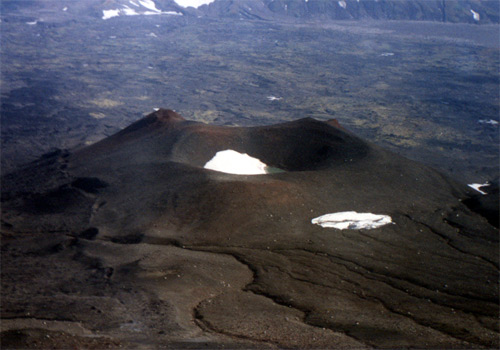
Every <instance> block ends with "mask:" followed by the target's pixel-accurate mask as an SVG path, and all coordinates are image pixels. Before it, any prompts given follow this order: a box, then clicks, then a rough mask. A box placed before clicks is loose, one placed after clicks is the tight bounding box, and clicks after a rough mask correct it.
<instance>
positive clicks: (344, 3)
mask: <svg viewBox="0 0 500 350" xmlns="http://www.w3.org/2000/svg"><path fill="white" fill-rule="evenodd" d="M338 4H339V6H340V7H342V8H343V9H345V8H347V4H346V2H345V1H343V0H342V1H339V2H338Z"/></svg>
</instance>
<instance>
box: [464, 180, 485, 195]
mask: <svg viewBox="0 0 500 350" xmlns="http://www.w3.org/2000/svg"><path fill="white" fill-rule="evenodd" d="M489 185H490V184H489V183H487V182H486V183H484V184H469V185H467V186H469V187H470V188H473V189H475V190H476V191H478V192H479V193H481V194H482V195H486V194H488V193H486V192H484V191H481V190H480V188H481V187H486V186H489Z"/></svg>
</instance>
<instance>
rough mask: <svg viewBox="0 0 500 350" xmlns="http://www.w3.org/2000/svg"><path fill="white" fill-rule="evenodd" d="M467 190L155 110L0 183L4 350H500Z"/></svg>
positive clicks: (328, 141) (486, 230)
mask: <svg viewBox="0 0 500 350" xmlns="http://www.w3.org/2000/svg"><path fill="white" fill-rule="evenodd" d="M224 154H225V155H230V157H229V158H225V159H226V160H223V162H222V164H223V166H222V167H219V165H217V166H207V164H213V163H211V161H213V160H214V159H215V157H216V156H217V155H219V157H221V155H224ZM238 155H239V156H238ZM231 157H236V158H231ZM220 159H224V158H219V160H220ZM235 159H238V161H235ZM248 160H250V161H251V162H253V163H252V164H254V165H255V164H256V166H258V167H260V168H259V169H261V170H262V169H264V170H262V171H259V172H256V173H243V174H242V173H241V172H238V171H237V170H238V169H236V168H238V167H240V166H247V165H248V164H249V163H247V161H248ZM242 164H243V165H242ZM473 191H474V190H473V189H471V188H469V187H467V186H466V185H462V184H459V183H456V182H454V181H453V180H452V179H450V178H448V177H446V176H444V175H442V174H440V173H439V172H437V171H435V170H433V169H431V168H429V167H426V166H424V165H421V164H419V163H416V162H414V161H411V160H408V159H406V158H403V157H400V156H398V155H396V154H393V153H391V152H388V151H386V150H384V149H382V148H380V147H378V146H375V145H373V144H370V143H368V142H366V141H364V140H362V139H360V138H358V137H357V136H355V135H353V134H352V133H350V132H349V131H347V130H344V129H343V128H342V127H341V126H340V125H339V124H338V123H337V122H336V121H335V120H331V121H327V122H321V121H317V120H314V119H311V118H304V119H299V120H296V121H293V122H288V123H284V124H278V125H271V126H260V127H248V128H247V127H223V126H213V125H206V124H203V123H197V122H192V121H188V120H185V119H184V118H182V117H181V116H180V115H179V114H177V113H176V112H174V111H171V110H164V109H160V110H158V111H156V112H154V113H152V114H150V115H148V116H147V117H145V118H143V119H141V120H139V121H138V122H136V123H134V124H132V125H130V126H129V127H127V128H125V129H123V130H122V131H120V132H118V133H117V134H115V135H113V136H111V137H108V138H106V139H104V140H102V141H100V142H98V143H96V144H94V145H91V146H88V147H86V148H82V149H79V150H74V151H71V152H68V151H63V150H61V151H56V152H53V153H51V154H47V155H45V156H43V157H42V158H41V159H39V160H38V161H36V162H34V163H31V164H28V165H27V166H25V167H24V168H23V169H21V170H19V171H17V172H14V173H11V174H9V175H6V176H4V178H3V179H2V271H1V272H2V300H1V303H2V345H3V346H5V347H6V348H48V347H56V348H61V347H72V346H73V347H86V348H96V349H97V348H103V347H111V348H114V347H127V348H157V347H164V348H222V347H224V348H259V349H261V348H323V349H324V348H335V349H337V348H356V349H358V348H372V347H384V348H401V347H417V348H433V349H435V348H481V347H484V348H497V347H498V346H499V340H498V339H499V329H498V322H497V321H498V316H499V315H498V310H499V308H498V296H499V295H498V269H499V256H498V231H497V228H496V227H495V226H493V224H492V223H491V220H490V221H488V220H487V218H485V217H484V216H482V215H481V210H480V208H478V207H479V206H480V204H478V203H479V202H478V201H475V202H474V203H475V207H474V208H473V209H474V211H473V210H471V209H470V208H469V206H470V205H469V206H468V203H470V202H471V198H473V194H472V193H473ZM325 222H326V223H325Z"/></svg>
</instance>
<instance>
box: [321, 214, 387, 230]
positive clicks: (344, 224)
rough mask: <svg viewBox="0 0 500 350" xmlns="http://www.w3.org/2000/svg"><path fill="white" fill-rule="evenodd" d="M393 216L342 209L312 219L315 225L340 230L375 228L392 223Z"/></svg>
mask: <svg viewBox="0 0 500 350" xmlns="http://www.w3.org/2000/svg"><path fill="white" fill-rule="evenodd" d="M391 222H392V218H391V217H390V216H388V215H378V214H372V213H358V212H355V211H342V212H338V213H331V214H325V215H322V216H318V217H317V218H314V219H312V220H311V223H312V224H314V225H320V226H321V227H325V228H336V229H338V230H361V229H373V228H377V227H380V226H384V225H387V224H390V223H391Z"/></svg>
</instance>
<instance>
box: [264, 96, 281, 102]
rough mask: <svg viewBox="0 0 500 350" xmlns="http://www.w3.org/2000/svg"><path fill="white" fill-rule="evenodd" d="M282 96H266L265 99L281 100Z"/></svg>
mask: <svg viewBox="0 0 500 350" xmlns="http://www.w3.org/2000/svg"><path fill="white" fill-rule="evenodd" d="M282 98H283V97H276V96H267V99H268V100H269V101H279V100H281V99H282Z"/></svg>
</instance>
